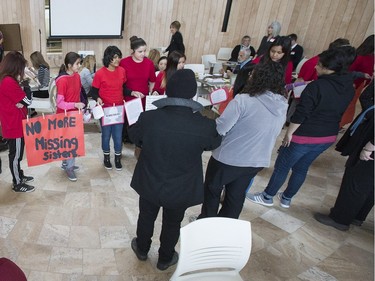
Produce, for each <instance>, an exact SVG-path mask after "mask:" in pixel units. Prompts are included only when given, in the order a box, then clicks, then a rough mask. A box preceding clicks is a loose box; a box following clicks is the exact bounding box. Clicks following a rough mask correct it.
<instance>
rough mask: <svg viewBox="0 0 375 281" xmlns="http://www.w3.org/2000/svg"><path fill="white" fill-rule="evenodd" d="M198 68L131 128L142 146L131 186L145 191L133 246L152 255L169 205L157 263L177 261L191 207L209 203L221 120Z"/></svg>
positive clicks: (181, 76)
mask: <svg viewBox="0 0 375 281" xmlns="http://www.w3.org/2000/svg"><path fill="white" fill-rule="evenodd" d="M196 91H197V83H196V81H195V75H194V72H193V71H191V70H190V69H181V70H178V71H176V72H175V73H174V74H173V75H172V76H171V77H170V78H169V80H168V82H167V85H166V95H167V98H165V99H160V100H158V101H156V102H154V103H153V104H154V105H155V106H156V107H157V109H156V110H150V111H146V112H143V113H141V115H140V116H139V119H138V121H137V123H136V124H134V125H133V126H131V127H130V128H129V136H130V139H131V140H132V141H133V142H134V143H135V145H137V146H140V147H142V151H141V153H140V156H139V159H138V163H137V165H136V167H135V170H134V174H133V178H132V181H131V184H130V185H131V187H132V188H134V190H135V191H136V192H137V193H138V194H139V216H138V223H137V237H136V238H134V239H133V240H132V242H131V247H132V249H133V251H134V252H135V254H136V255H137V257H138V259H139V260H146V259H147V253H148V251H149V250H150V246H151V238H152V235H153V231H154V223H155V220H156V218H157V215H158V212H159V209H160V208H161V207H162V208H163V224H162V230H161V234H160V248H159V259H158V263H157V268H158V269H159V270H165V269H167V268H168V267H169V266H171V265H173V264H175V263H177V261H178V254H177V253H176V252H175V249H174V247H175V246H176V243H177V241H178V238H179V236H180V227H181V221H182V220H183V218H184V214H185V210H186V209H187V208H188V207H190V206H193V205H197V204H200V203H202V202H203V167H202V153H203V151H208V150H213V149H215V148H216V147H218V146H219V145H220V143H221V137H220V136H219V134H218V133H217V131H216V124H215V121H214V120H212V119H208V118H206V117H203V116H202V115H201V113H200V112H198V111H199V110H201V109H202V106H201V104H199V103H197V102H196V101H193V100H192V99H191V98H192V97H194V95H195V93H196Z"/></svg>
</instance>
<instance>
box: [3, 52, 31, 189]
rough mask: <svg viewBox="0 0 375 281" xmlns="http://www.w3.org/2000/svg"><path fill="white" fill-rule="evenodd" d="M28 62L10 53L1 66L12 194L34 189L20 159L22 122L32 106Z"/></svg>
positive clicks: (4, 133) (4, 123)
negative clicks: (27, 73) (26, 69)
mask: <svg viewBox="0 0 375 281" xmlns="http://www.w3.org/2000/svg"><path fill="white" fill-rule="evenodd" d="M25 66H26V60H25V58H24V57H23V55H22V54H21V53H19V52H15V51H12V52H9V53H8V54H7V55H6V56H5V57H4V60H3V61H2V62H1V64H0V122H1V126H2V132H3V137H4V138H5V139H7V140H8V148H9V168H10V171H11V173H12V177H13V191H15V192H31V191H34V189H35V188H34V186H31V185H28V183H29V182H32V181H34V178H33V177H28V176H25V175H24V173H23V171H22V169H21V160H22V157H23V151H24V148H25V141H24V138H23V130H22V120H23V119H25V118H26V115H27V109H26V107H27V106H28V105H30V104H31V90H30V86H29V83H28V81H27V80H24V81H22V82H21V85H22V86H23V89H22V88H21V86H20V81H21V79H22V78H23V77H24V69H25Z"/></svg>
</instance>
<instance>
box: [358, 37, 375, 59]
mask: <svg viewBox="0 0 375 281" xmlns="http://www.w3.org/2000/svg"><path fill="white" fill-rule="evenodd" d="M370 54H374V34H372V35H370V36H368V37H367V38H366V39H365V41H363V42H362V44H361V45H360V46H359V47H358V48H357V55H359V56H367V55H370Z"/></svg>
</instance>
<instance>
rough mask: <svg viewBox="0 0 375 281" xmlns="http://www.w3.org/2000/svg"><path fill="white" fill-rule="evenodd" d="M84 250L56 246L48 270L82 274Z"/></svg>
mask: <svg viewBox="0 0 375 281" xmlns="http://www.w3.org/2000/svg"><path fill="white" fill-rule="evenodd" d="M82 251H83V250H82V249H79V248H63V247H54V248H53V249H52V252H51V260H50V263H49V267H48V271H49V272H57V273H66V274H82V271H83V269H82V268H83V267H82V264H83V254H82ZM64 281H65V280H64Z"/></svg>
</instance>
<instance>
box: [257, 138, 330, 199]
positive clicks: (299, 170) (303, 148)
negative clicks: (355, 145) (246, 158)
mask: <svg viewBox="0 0 375 281" xmlns="http://www.w3.org/2000/svg"><path fill="white" fill-rule="evenodd" d="M332 144H333V142H331V143H321V144H298V143H294V142H291V143H290V145H289V146H288V147H281V148H280V150H279V155H278V156H277V159H276V162H275V168H274V170H273V174H272V176H271V179H270V181H269V182H268V185H267V187H266V189H265V190H264V191H265V192H266V193H267V195H269V196H275V195H276V193H277V192H278V191H279V189H280V188H281V186H282V185H283V184H284V182H285V180H286V178H287V176H288V173H289V170H290V169H292V174H291V176H290V178H289V181H288V186H287V188H286V189H285V191H284V193H283V195H284V197H285V198H288V199H290V198H292V197H293V196H294V195H296V193H297V192H298V190H299V189H300V187H301V186H302V184H303V182H304V181H305V179H306V175H307V171H308V170H309V167H310V165H311V163H312V162H313V161H314V160H315V159H316V158H317V157H318V156H319V155H320V154H322V153H323V152H324V151H325V150H326V149H328V148H329V147H330V146H331V145H332Z"/></svg>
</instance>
